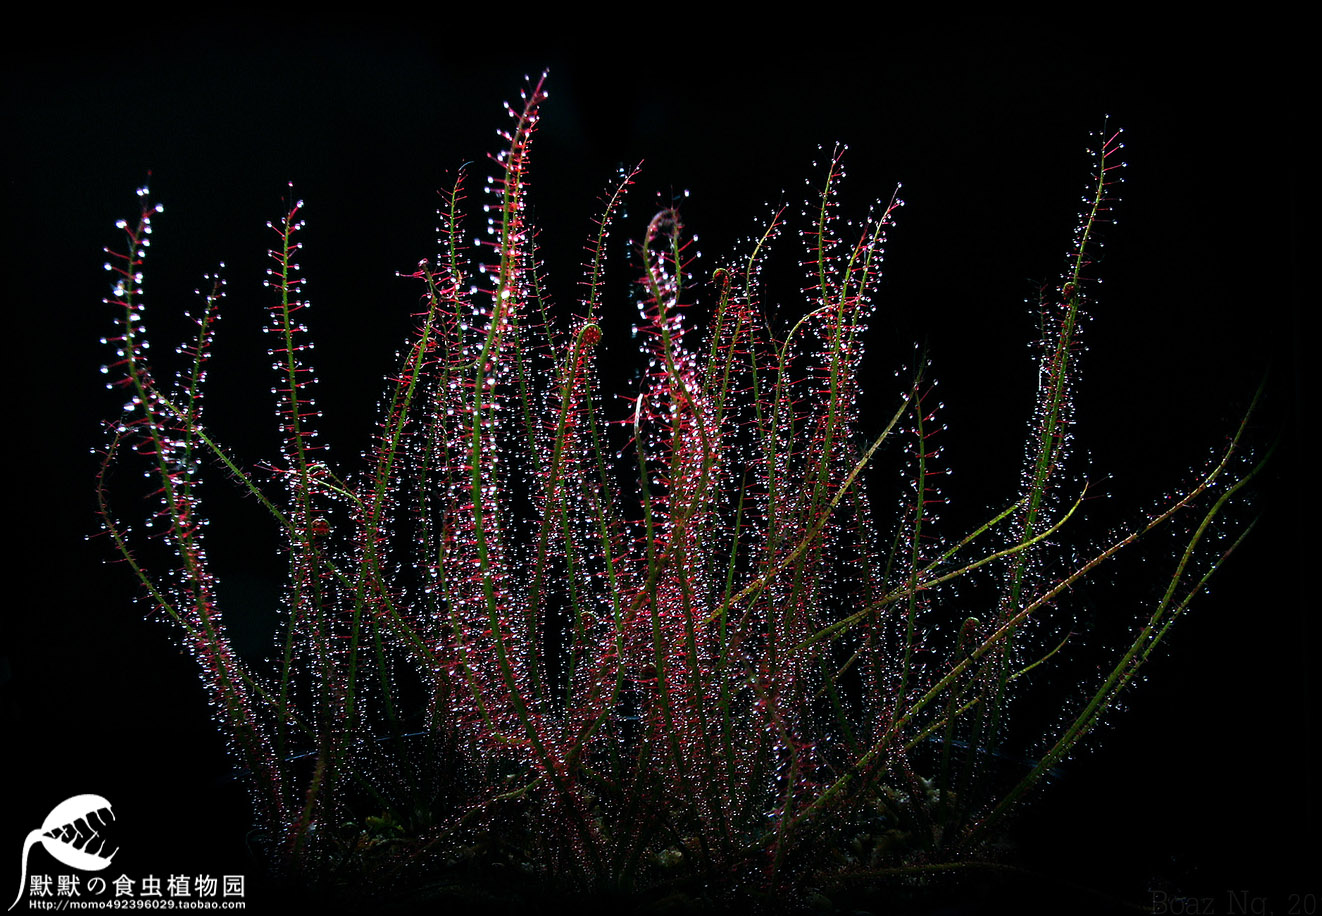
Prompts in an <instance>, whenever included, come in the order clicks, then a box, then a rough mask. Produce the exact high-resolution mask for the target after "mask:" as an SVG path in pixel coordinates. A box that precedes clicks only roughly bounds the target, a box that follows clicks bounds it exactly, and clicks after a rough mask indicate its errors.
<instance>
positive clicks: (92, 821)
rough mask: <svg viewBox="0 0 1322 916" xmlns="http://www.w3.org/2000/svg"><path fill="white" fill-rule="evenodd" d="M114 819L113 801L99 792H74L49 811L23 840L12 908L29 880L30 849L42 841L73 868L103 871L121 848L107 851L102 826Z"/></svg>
mask: <svg viewBox="0 0 1322 916" xmlns="http://www.w3.org/2000/svg"><path fill="white" fill-rule="evenodd" d="M114 819H115V813H114V812H113V811H111V810H110V802H108V801H106V800H105V799H104V798H102V797H101V796H100V795H75V796H73V798H66V799H65V800H64V801H62V802H60V803H59V804H58V805H56V806H55V807H54V808H52V809H51V813H50V814H48V815H46V820H45V822H44V823H43V824H42V825H41V828H40V829H39V830H34V831H32V832H31V833H29V834H28V838H27V839H26V840H25V841H24V842H23V870H22V873H21V875H20V877H19V879H18V881H19V883H18V896H17V897H15V898H14V902H13V903H11V904H9V909H11V910H12V909H13V908H14V907H16V906H18V901H19V900H21V899H23V886H24V885H25V884H26V883H27V880H28V853H29V852H31V851H32V847H33V846H35V845H36V844H38V843H40V844H41V845H42V846H45V847H46V851H47V852H48V853H50V854H51V855H52V856H54V857H55V858H56V859H58V860H59V861H61V862H63V863H64V864H65V865H67V866H69V867H70V868H76V869H78V870H80V871H101V870H102V869H103V868H105V867H106V866H108V865H109V864H110V860H111V859H113V858H114V857H115V853H117V852H119V847H115V849H114V850H113V851H112V852H109V853H107V852H106V851H105V850H106V839H105V837H104V836H103V835H102V830H104V829H105V825H106V823H107V822H109V821H113V820H114Z"/></svg>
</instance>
